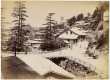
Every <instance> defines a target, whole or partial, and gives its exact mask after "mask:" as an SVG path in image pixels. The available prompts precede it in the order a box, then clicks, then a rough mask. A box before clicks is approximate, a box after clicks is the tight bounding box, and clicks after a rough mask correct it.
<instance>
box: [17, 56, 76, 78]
mask: <svg viewBox="0 0 110 80" xmlns="http://www.w3.org/2000/svg"><path fill="white" fill-rule="evenodd" d="M17 57H18V58H19V59H21V60H22V61H24V62H25V63H26V64H27V65H28V66H30V67H31V68H32V69H33V70H34V71H36V72H37V73H38V74H40V75H46V74H48V73H49V72H53V73H56V74H60V75H64V76H67V77H70V78H74V77H75V76H74V75H73V74H71V73H69V72H67V71H66V70H64V69H63V68H61V67H59V66H57V65H56V64H55V63H53V62H52V61H50V60H48V59H46V58H44V57H42V56H40V55H32V54H31V55H27V56H24V55H18V56H17Z"/></svg>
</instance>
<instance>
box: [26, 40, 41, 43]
mask: <svg viewBox="0 0 110 80" xmlns="http://www.w3.org/2000/svg"><path fill="white" fill-rule="evenodd" d="M27 42H28V43H31V44H41V43H43V42H42V41H35V40H28V41H27Z"/></svg>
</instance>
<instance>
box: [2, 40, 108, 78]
mask: <svg viewBox="0 0 110 80" xmlns="http://www.w3.org/2000/svg"><path fill="white" fill-rule="evenodd" d="M87 46H88V42H87V41H86V40H85V41H82V42H78V43H76V44H74V45H73V46H72V48H66V49H63V50H60V51H55V52H46V53H45V52H43V51H40V50H38V49H32V52H30V54H27V55H26V54H17V57H18V58H19V59H21V60H22V61H24V62H25V63H26V64H27V65H29V66H30V67H32V68H33V69H34V70H35V71H36V72H39V74H41V75H44V74H46V73H48V72H50V71H54V72H55V73H58V74H62V75H65V76H73V75H72V74H71V73H68V72H67V71H65V70H64V69H62V68H61V67H59V66H57V65H55V64H54V63H53V62H51V61H49V60H48V59H46V58H49V57H67V58H70V59H73V60H76V61H77V62H80V63H81V64H83V65H85V66H89V67H90V68H91V69H93V70H95V71H96V72H97V73H98V74H99V75H100V76H103V77H107V73H108V72H107V71H108V70H107V69H108V68H107V67H105V66H104V65H107V63H108V62H107V59H108V57H107V55H100V56H99V57H98V59H92V58H90V57H88V56H87V55H85V51H86V49H87ZM99 53H100V52H99ZM12 55H14V54H2V56H3V57H7V56H12Z"/></svg>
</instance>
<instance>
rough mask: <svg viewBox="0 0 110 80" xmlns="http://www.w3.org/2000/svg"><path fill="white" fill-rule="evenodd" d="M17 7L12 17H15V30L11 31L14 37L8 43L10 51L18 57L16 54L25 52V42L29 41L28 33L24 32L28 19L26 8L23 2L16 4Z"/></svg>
mask: <svg viewBox="0 0 110 80" xmlns="http://www.w3.org/2000/svg"><path fill="white" fill-rule="evenodd" d="M15 4H16V7H14V10H13V13H12V16H13V19H14V20H13V24H14V26H13V28H12V29H11V31H12V35H11V38H10V39H9V41H8V49H9V50H10V51H12V52H14V54H15V56H16V52H24V51H25V49H26V48H25V47H26V46H25V44H24V42H25V41H26V40H27V38H26V34H27V31H26V30H24V27H26V25H25V20H26V17H28V16H27V15H26V7H25V4H24V2H23V1H17V2H15Z"/></svg>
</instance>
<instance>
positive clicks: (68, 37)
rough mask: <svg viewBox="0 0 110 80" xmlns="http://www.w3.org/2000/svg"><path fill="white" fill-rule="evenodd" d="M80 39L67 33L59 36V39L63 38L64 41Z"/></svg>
mask: <svg viewBox="0 0 110 80" xmlns="http://www.w3.org/2000/svg"><path fill="white" fill-rule="evenodd" d="M77 37H78V35H76V34H66V33H63V34H62V35H60V36H59V38H62V39H76V38H77Z"/></svg>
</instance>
